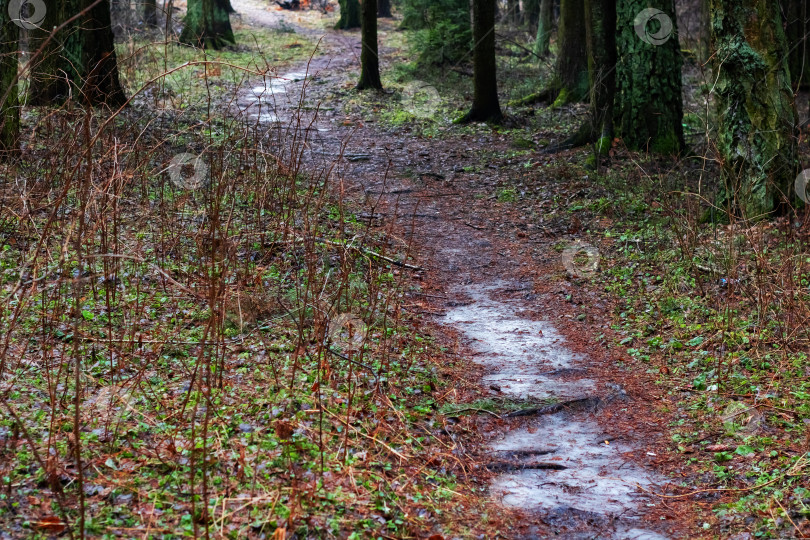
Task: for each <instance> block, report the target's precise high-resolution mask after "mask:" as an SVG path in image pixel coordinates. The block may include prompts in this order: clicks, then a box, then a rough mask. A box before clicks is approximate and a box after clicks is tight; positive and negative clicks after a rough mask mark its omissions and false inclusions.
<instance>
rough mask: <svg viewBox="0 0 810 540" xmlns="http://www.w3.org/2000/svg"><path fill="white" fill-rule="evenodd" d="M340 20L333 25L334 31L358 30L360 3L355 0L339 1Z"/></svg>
mask: <svg viewBox="0 0 810 540" xmlns="http://www.w3.org/2000/svg"><path fill="white" fill-rule="evenodd" d="M339 3H340V19H338V22H337V24H336V25H335V29H336V30H350V29H352V28H360V27H361V26H362V24H361V22H360V3H359V2H358V1H357V0H339Z"/></svg>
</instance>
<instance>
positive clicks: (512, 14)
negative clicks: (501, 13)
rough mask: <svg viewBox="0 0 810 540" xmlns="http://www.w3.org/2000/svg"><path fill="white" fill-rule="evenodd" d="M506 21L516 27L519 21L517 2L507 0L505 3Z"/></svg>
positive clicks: (518, 4) (515, 0)
mask: <svg viewBox="0 0 810 540" xmlns="http://www.w3.org/2000/svg"><path fill="white" fill-rule="evenodd" d="M506 9H507V13H506V20H507V21H508V22H509V24H510V25H512V26H517V24H518V21H520V2H519V1H518V0H507V2H506Z"/></svg>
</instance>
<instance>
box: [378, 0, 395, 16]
mask: <svg viewBox="0 0 810 540" xmlns="http://www.w3.org/2000/svg"><path fill="white" fill-rule="evenodd" d="M377 16H378V17H383V18H389V17H391V16H392V15H391V0H377Z"/></svg>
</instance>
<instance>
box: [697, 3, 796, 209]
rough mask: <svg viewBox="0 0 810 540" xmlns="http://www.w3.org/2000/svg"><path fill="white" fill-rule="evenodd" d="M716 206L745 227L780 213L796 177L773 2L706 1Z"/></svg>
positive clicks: (792, 114)
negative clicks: (717, 164)
mask: <svg viewBox="0 0 810 540" xmlns="http://www.w3.org/2000/svg"><path fill="white" fill-rule="evenodd" d="M711 10H712V25H711V27H712V44H713V46H714V54H713V58H714V59H715V77H716V78H717V79H716V83H715V86H714V93H715V96H716V100H717V110H718V115H717V120H718V126H717V134H718V137H717V150H718V151H719V153H720V156H721V162H722V164H723V168H722V172H721V176H722V180H723V186H724V188H723V190H722V192H721V194H720V203H721V204H723V205H724V206H726V207H727V208H728V209H729V210H730V211H731V212H733V213H735V214H739V215H741V216H743V217H745V218H747V219H757V218H761V217H762V216H764V215H765V214H767V213H769V212H772V211H774V210H777V209H779V208H780V206H781V203H783V202H784V201H785V200H786V197H787V194H788V193H789V190H790V189H791V187H792V182H793V180H794V176H795V174H796V137H795V126H796V110H795V108H794V105H793V92H792V91H791V88H790V72H789V68H788V64H787V57H788V46H787V42H786V39H785V35H784V33H783V31H782V19H781V16H780V13H779V5H778V2H773V1H772V0H712V1H711Z"/></svg>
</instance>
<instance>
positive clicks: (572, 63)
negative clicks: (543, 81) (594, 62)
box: [553, 0, 588, 107]
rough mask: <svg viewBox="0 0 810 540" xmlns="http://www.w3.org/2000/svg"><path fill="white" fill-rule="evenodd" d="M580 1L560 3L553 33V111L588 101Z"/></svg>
mask: <svg viewBox="0 0 810 540" xmlns="http://www.w3.org/2000/svg"><path fill="white" fill-rule="evenodd" d="M584 11H585V3H584V0H562V2H561V4H560V26H559V29H558V30H557V44H558V47H559V50H558V52H557V62H556V64H555V66H554V79H555V82H554V84H553V86H554V90H555V91H556V92H557V96H556V99H555V100H554V104H553V106H554V107H559V106H562V105H566V104H568V103H575V102H580V101H584V100H585V99H586V98H587V97H588V58H587V53H586V50H585V40H584V39H582V37H583V36H584V35H585V31H586V30H585V17H583V15H582V14H583V12H584Z"/></svg>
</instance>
